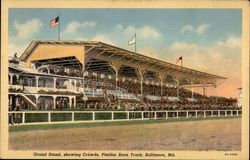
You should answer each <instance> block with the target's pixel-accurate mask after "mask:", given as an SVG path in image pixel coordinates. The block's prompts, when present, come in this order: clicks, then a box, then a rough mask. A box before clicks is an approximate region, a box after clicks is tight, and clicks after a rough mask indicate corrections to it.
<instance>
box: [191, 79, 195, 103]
mask: <svg viewBox="0 0 250 160" xmlns="http://www.w3.org/2000/svg"><path fill="white" fill-rule="evenodd" d="M191 86H192V100H194V83H193V81H191Z"/></svg>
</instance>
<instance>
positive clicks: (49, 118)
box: [48, 112, 51, 122]
mask: <svg viewBox="0 0 250 160" xmlns="http://www.w3.org/2000/svg"><path fill="white" fill-rule="evenodd" d="M48 122H51V114H50V112H48Z"/></svg>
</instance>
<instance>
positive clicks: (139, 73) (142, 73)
mask: <svg viewBox="0 0 250 160" xmlns="http://www.w3.org/2000/svg"><path fill="white" fill-rule="evenodd" d="M136 73H137V75H138V77H139V79H140V82H141V97H142V96H143V80H144V73H145V70H143V69H140V68H137V69H136Z"/></svg>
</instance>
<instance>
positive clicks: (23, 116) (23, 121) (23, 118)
mask: <svg viewBox="0 0 250 160" xmlns="http://www.w3.org/2000/svg"><path fill="white" fill-rule="evenodd" d="M22 123H25V112H23V114H22Z"/></svg>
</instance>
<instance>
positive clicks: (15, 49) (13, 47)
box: [8, 43, 28, 57]
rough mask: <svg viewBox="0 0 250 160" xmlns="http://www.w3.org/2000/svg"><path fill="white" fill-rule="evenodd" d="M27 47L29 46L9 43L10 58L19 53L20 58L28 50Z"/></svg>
mask: <svg viewBox="0 0 250 160" xmlns="http://www.w3.org/2000/svg"><path fill="white" fill-rule="evenodd" d="M27 46H28V44H15V43H9V45H8V50H9V56H11V57H13V56H14V54H15V53H17V56H18V57H19V56H20V55H21V54H22V53H23V52H24V50H25V49H26V48H27Z"/></svg>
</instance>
